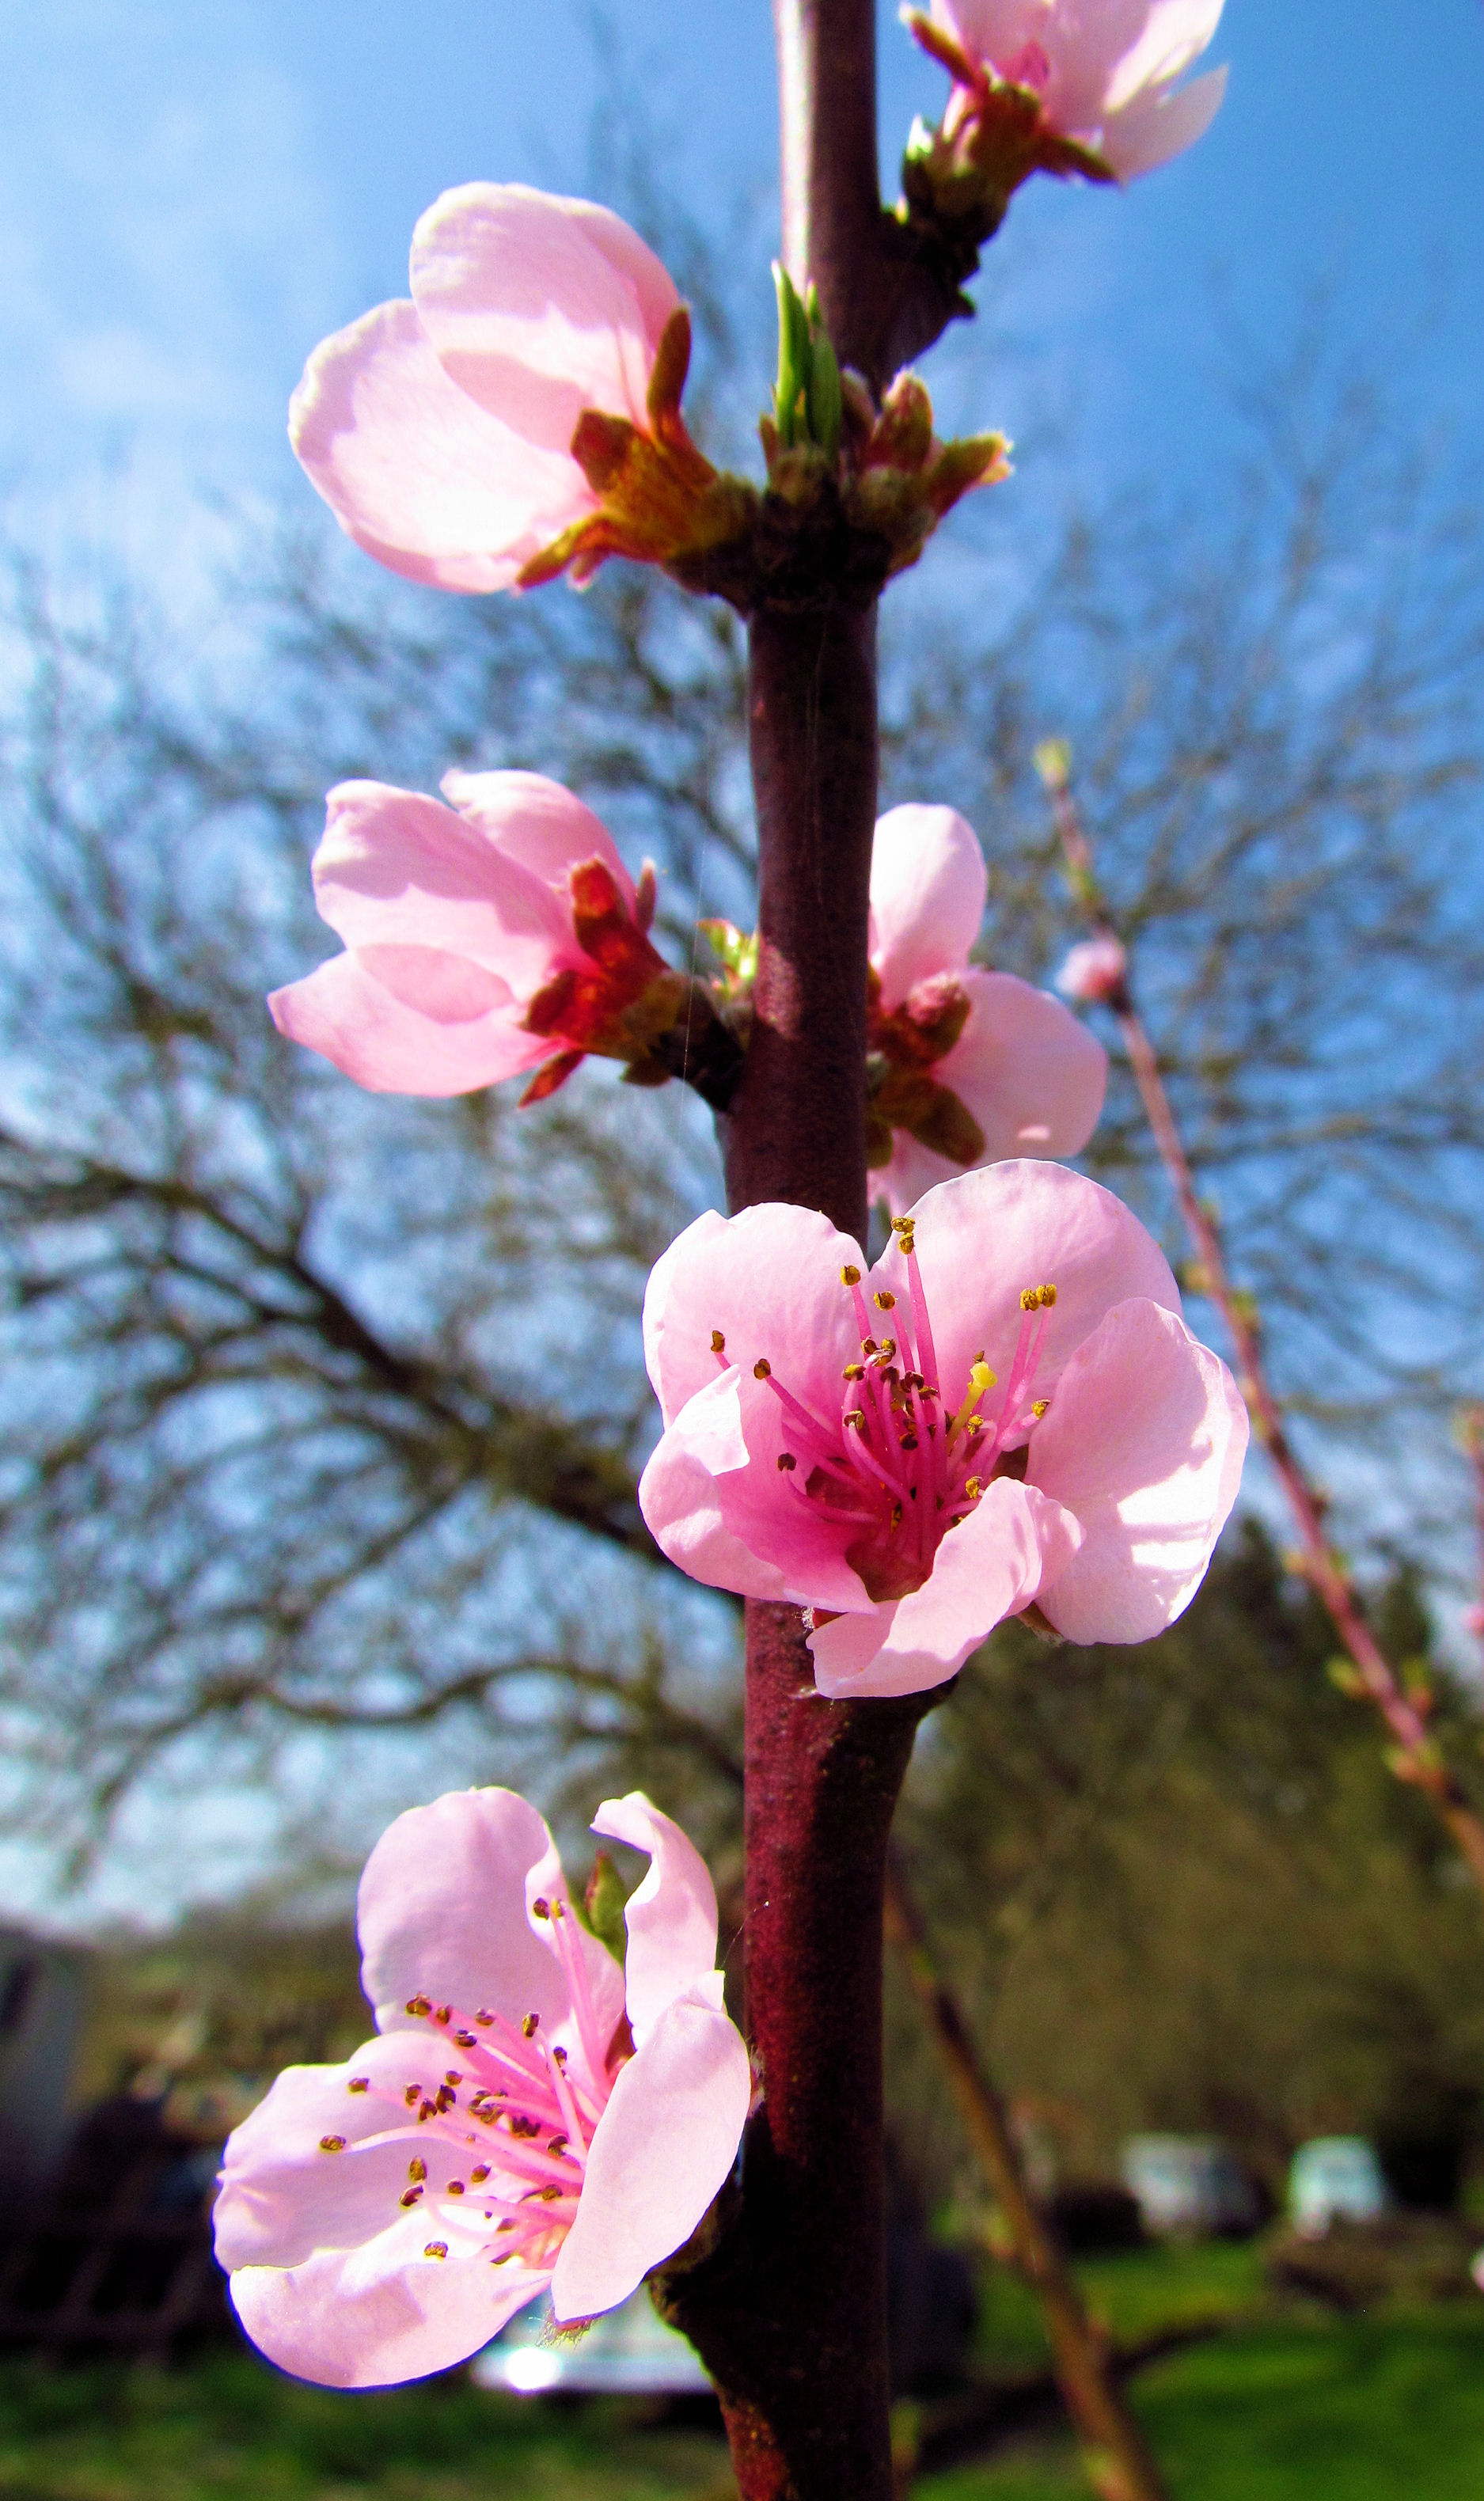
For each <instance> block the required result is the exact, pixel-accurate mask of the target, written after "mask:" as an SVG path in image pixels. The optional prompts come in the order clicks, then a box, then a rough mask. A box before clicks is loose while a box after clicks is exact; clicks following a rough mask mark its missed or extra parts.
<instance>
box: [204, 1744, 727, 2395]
mask: <svg viewBox="0 0 1484 2501" xmlns="http://www.w3.org/2000/svg"><path fill="white" fill-rule="evenodd" d="M592 1828H593V1830H594V1832H600V1833H605V1834H607V1835H609V1836H610V1837H611V1838H612V1839H614V1840H616V1841H624V1842H627V1843H629V1844H630V1845H631V1846H632V1847H633V1848H634V1849H636V1850H644V1851H649V1853H650V1858H651V1865H650V1870H649V1873H648V1875H647V1876H646V1877H645V1879H644V1882H643V1883H642V1884H641V1885H640V1886H639V1889H638V1891H637V1892H636V1893H635V1894H634V1895H633V1897H632V1899H631V1900H630V1901H629V1904H628V1907H627V1913H626V1917H627V1926H628V1951H627V1961H626V1965H621V1964H620V1963H618V1962H617V1961H615V1960H614V1958H613V1956H612V1955H611V1954H610V1953H609V1952H608V1951H607V1949H606V1948H605V1947H604V1946H601V1945H599V1944H598V1942H597V1941H596V1939H595V1938H594V1937H592V1936H590V1934H589V1933H588V1931H587V1930H586V1929H585V1928H584V1927H583V1926H582V1925H581V1924H580V1923H579V1921H578V1919H577V1917H576V1916H575V1915H574V1912H573V1908H572V1901H571V1896H570V1894H569V1892H568V1890H567V1884H566V1879H565V1878H564V1876H563V1875H562V1872H561V1862H560V1860H559V1858H558V1857H557V1851H556V1847H555V1845H554V1843H553V1840H552V1836H551V1834H550V1832H549V1831H548V1830H547V1827H546V1825H545V1823H544V1822H543V1821H542V1818H541V1817H540V1816H539V1815H538V1814H537V1813H536V1811H535V1809H534V1808H533V1807H530V1806H527V1805H526V1803H525V1801H524V1799H523V1798H520V1797H517V1796H515V1795H514V1794H513V1792H512V1791H511V1790H509V1789H463V1790H457V1791H455V1792H453V1793H452V1794H450V1795H449V1796H447V1797H441V1798H439V1799H438V1800H437V1801H436V1802H435V1804H433V1805H432V1806H427V1807H415V1808H414V1809H413V1810H412V1812H411V1813H410V1814H408V1815H403V1816H399V1817H398V1818H397V1820H396V1822H395V1823H394V1824H393V1825H392V1826H391V1828H390V1830H389V1831H388V1832H387V1833H385V1834H384V1835H383V1837H382V1839H381V1840H380V1841H379V1842H378V1843H377V1846H376V1848H375V1849H374V1850H373V1851H372V1853H371V1856H370V1858H369V1860H368V1861H367V1864H366V1870H365V1873H364V1875H363V1876H362V1878H361V1883H360V1897H359V1924H360V1943H361V1956H362V1960H361V1977H362V1980H363V1983H364V1985H365V1990H366V1995H367V1997H368V1998H369V1999H370V2000H371V2002H372V2005H373V2006H374V2007H375V2010H376V2020H377V2025H378V2037H377V2038H376V2039H375V2040H373V2041H368V2042H367V2043H366V2044H365V2046H364V2047H363V2048H361V2049H359V2050H357V2051H355V2052H354V2056H352V2057H351V2058H349V2059H347V2060H346V2062H345V2064H344V2065H343V2066H337V2067H289V2068H287V2070H286V2071H285V2073H284V2074H283V2075H282V2076H280V2078H279V2080H278V2082H277V2084H275V2085H274V2086H273V2088H272V2090H271V2091H270V2092H269V2094H268V2097H267V2099H266V2101H263V2102H261V2103H259V2105H258V2107H257V2109H256V2110H255V2111H254V2112H253V2114H252V2116H251V2118H247V2119H245V2120H244V2122H243V2124H242V2126H241V2127H239V2128H237V2129H235V2130H234V2131H233V2133H232V2135H231V2137H230V2138H229V2140H228V2142H227V2148H226V2156H225V2163H224V2168H223V2171H222V2180H221V2192H220V2195H219V2198H218V2200H217V2216H216V2228H217V2255H218V2257H219V2260H220V2262H221V2264H222V2265H223V2266H224V2267H225V2268H227V2269H228V2270H229V2272H230V2274H231V2279H232V2300H233V2303H234V2304H235V2307H236V2310H237V2314H238V2317H239V2318H241V2320H242V2323H243V2325H244V2327H245V2328H246V2329H247V2331H248V2334H249V2335H250V2336H251V2337H252V2339H253V2343H254V2344H255V2345H257V2346H259V2347H260V2348H261V2349H262V2351H264V2352H265V2353H266V2354H267V2355H268V2356H269V2358H270V2360H272V2361H275V2362H277V2363H279V2364H280V2365H281V2366H282V2367H283V2368H284V2369H285V2370H287V2371H292V2372H294V2373H295V2374H296V2375H297V2377H299V2378H300V2379H305V2380H318V2381H320V2383H321V2384H325V2385H327V2386H331V2387H378V2386H381V2385H384V2384H387V2383H388V2382H390V2381H397V2380H412V2379H418V2378H420V2377H422V2374H424V2373H425V2372H428V2371H442V2370H446V2369H447V2368H448V2367H449V2366H450V2365H451V2364H452V2363H455V2362H460V2361H462V2360H463V2359H464V2357H465V2356H466V2355H467V2354H470V2353H473V2352H475V2351H478V2349H479V2348H480V2347H481V2346H482V2345H484V2344H485V2343H487V2342H488V2340H489V2338H490V2337H491V2336H492V2335H493V2334H494V2333H495V2331H496V2329H497V2328H499V2327H500V2326H502V2325H503V2323H504V2321H505V2320H506V2319H507V2318H510V2317H511V2316H512V2314H513V2313H514V2312H516V2311H517V2310H520V2309H521V2308H523V2305H524V2304H525V2303H526V2302H528V2301H530V2300H532V2299H533V2298H534V2297H535V2296H536V2295H537V2294H538V2293H540V2292H542V2291H544V2290H545V2289H546V2287H547V2286H548V2285H550V2287H551V2294H552V2305H553V2308H554V2310H555V2312H556V2315H557V2318H560V2319H578V2318H590V2317H591V2316H592V2315H593V2314H594V2313H595V2312H597V2311H601V2310H610V2309H612V2308H613V2307H614V2305H615V2304H616V2303H617V2302H620V2301H623V2300H624V2299H625V2298H626V2296H627V2295H628V2294H629V2293H630V2292H632V2291H633V2289H634V2286H635V2285H636V2284H638V2283H639V2282H640V2281H641V2280H642V2278H643V2277H644V2276H645V2275H646V2274H647V2273H648V2272H649V2270H650V2269H651V2268H652V2267H654V2266H657V2265H658V2264H659V2263H660V2261H661V2260H662V2259H664V2258H667V2257H669V2256H670V2255H671V2254H672V2252H673V2251H676V2250H677V2249H679V2248H680V2247H681V2246H682V2244H683V2243H684V2242H685V2241H687V2240H688V2239H689V2238H690V2235H691V2232H692V2231H693V2230H694V2228H695V2226H696V2224H697V2223H698V2222H699V2221H700V2218H701V2217H702V2216H703V2215H704V2213H705V2211H706V2209H707V2207H708V2206H709V2205H710V2203H711V2201H712V2199H713V2197H714V2196H715V2195H716V2193H717V2191H718V2189H719V2188H720V2187H721V2185H722V2183H723V2181H724V2180H725V2177H726V2174H727V2172H728V2171H729V2169H730V2168H731V2163H732V2158H733V2156H734V2154H735V2152H736V2150H737V2145H738V2141H739V2139H740V2137H741V2133H742V2125H743V2121H744V2119H745V2118H746V2117H747V2110H748V2103H749V2099H750V2095H751V2078H750V2073H749V2067H748V2057H747V2051H746V2049H745V2048H744V2046H743V2043H742V2040H741V2037H740V2035H739V2034H738V2032H737V2031H736V2029H735V2027H734V2026H733V2024H732V2023H731V2022H730V2020H729V2019H728V2017H727V2016H726V2015H725V2013H724V2011H723V2006H722V1975H721V1973H720V1972H719V1971H718V1970H717V1969H716V1968H715V1964H716V1941H717V1910H716V1895H715V1893H714V1892H713V1890H712V1886H711V1879H710V1877H709V1876H708V1875H707V1873H706V1870H705V1867H704V1865H703V1863H702V1861H701V1859H700V1858H699V1857H698V1856H697V1854H696V1852H695V1851H694V1850H693V1849H692V1848H691V1844H690V1842H689V1841H688V1840H687V1839H686V1836H685V1834H684V1833H683V1832H682V1831H681V1830H680V1829H679V1827H678V1826H677V1825H676V1824H673V1823H672V1822H671V1821H670V1820H669V1818H668V1817H667V1816H663V1815H660V1814H659V1813H658V1811H657V1810H656V1809H655V1808H654V1807H653V1806H651V1804H650V1802H649V1800H648V1798H646V1797H644V1796H642V1795H641V1794H640V1793H639V1792H638V1791H637V1790H636V1791H634V1792H633V1793H632V1794H630V1795H629V1796H628V1797H625V1798H610V1799H609V1801H608V1802H607V1804H606V1805H604V1806H602V1807H600V1808H599V1810H598V1813H597V1815H596V1817H594V1819H593V1826H592Z"/></svg>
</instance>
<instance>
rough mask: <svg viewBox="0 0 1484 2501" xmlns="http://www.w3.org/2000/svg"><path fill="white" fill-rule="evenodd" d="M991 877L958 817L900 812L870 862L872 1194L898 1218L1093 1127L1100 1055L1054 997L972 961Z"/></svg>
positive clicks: (1101, 1079) (1103, 1059) (1068, 1143)
mask: <svg viewBox="0 0 1484 2501" xmlns="http://www.w3.org/2000/svg"><path fill="white" fill-rule="evenodd" d="M987 884H988V880H987V874H986V870H985V862H984V853H983V851H982V850H980V847H979V840H978V837H977V835H976V834H975V832H974V830H973V827H972V826H971V825H969V824H967V823H966V822H965V821H964V819H963V817H961V816H960V815H958V813H957V811H956V810H954V809H952V808H924V807H906V808H894V809H892V811H891V812H890V814H889V815H887V816H885V817H882V818H881V820H880V822H879V823H878V825H877V827H876V839H875V846H874V849H873V850H872V853H871V932H870V961H871V999H870V1031H869V1049H870V1052H871V1055H872V1073H873V1083H872V1090H871V1101H870V1109H869V1120H870V1137H869V1147H868V1151H869V1154H870V1158H871V1165H872V1170H871V1188H872V1192H873V1195H874V1196H876V1197H878V1198H879V1199H881V1200H882V1201H883V1202H884V1203H885V1205H886V1206H887V1207H889V1208H891V1209H894V1210H898V1211H899V1210H900V1209H902V1208H904V1207H909V1206H910V1205H911V1204H912V1202H913V1200H914V1199H917V1198H920V1197H921V1196H922V1194H923V1192H924V1190H926V1189H928V1188H930V1187H931V1185H932V1184H933V1183H934V1182H939V1181H944V1180H946V1179H948V1178H949V1176H950V1175H951V1174H953V1173H955V1172H958V1171H961V1170H962V1169H963V1168H964V1167H965V1166H969V1165H975V1164H980V1163H994V1162H997V1161H998V1160H999V1159H1000V1158H1001V1157H1002V1156H1005V1155H1014V1154H1024V1153H1026V1152H1027V1151H1028V1150H1029V1152H1032V1153H1035V1154H1047V1155H1071V1154H1075V1153H1076V1151H1077V1150H1078V1148H1079V1147H1083V1146H1085V1145H1086V1144H1087V1141H1088V1139H1089V1138H1090V1137H1091V1136H1092V1134H1093V1131H1094V1129H1095V1128H1096V1125H1097V1118H1098V1115H1099V1114H1100V1112H1101V1110H1102V1099H1103V1093H1104V1090H1105V1088H1106V1085H1107V1077H1108V1060H1107V1053H1106V1052H1105V1051H1104V1050H1103V1048H1102V1046H1101V1044H1100V1043H1099V1042H1097V1041H1096V1038H1095V1037H1094V1036H1093V1035H1092V1034H1090V1033H1089V1032H1088V1030H1087V1028H1086V1026H1085V1025H1083V1024H1081V1023H1079V1021H1078V1019H1077V1018H1076V1017H1074V1016H1072V1015H1071V1014H1070V1013H1069V1011H1068V1010H1067V1009H1065V1008H1064V1007H1062V1003H1061V1001H1060V1000H1058V999H1054V998H1052V997H1051V996H1050V995H1049V994H1048V993H1047V992H1046V991H1045V990H1037V989H1033V988H1032V987H1031V985H1030V984H1029V982H1021V981H1017V979H1016V978H1015V976H1014V974H1013V973H989V972H985V971H983V970H982V969H981V968H980V966H978V965H977V964H971V963H970V962H969V950H970V948H971V947H972V946H973V945H974V943H975V941H976V940H977V938H978V936H979V925H980V922H981V921H982V920H983V918H984V905H985V894H986V890H987Z"/></svg>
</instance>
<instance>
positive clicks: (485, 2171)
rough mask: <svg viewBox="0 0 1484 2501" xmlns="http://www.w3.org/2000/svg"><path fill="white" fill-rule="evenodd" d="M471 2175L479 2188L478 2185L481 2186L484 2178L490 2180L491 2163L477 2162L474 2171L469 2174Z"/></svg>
mask: <svg viewBox="0 0 1484 2501" xmlns="http://www.w3.org/2000/svg"><path fill="white" fill-rule="evenodd" d="M469 2177H470V2179H471V2180H472V2181H473V2183H474V2185H475V2187H476V2188H477V2187H478V2186H479V2184H480V2183H481V2181H483V2180H488V2179H489V2163H488V2162H476V2164H475V2166H474V2168H473V2170H472V2171H471V2172H470V2174H469Z"/></svg>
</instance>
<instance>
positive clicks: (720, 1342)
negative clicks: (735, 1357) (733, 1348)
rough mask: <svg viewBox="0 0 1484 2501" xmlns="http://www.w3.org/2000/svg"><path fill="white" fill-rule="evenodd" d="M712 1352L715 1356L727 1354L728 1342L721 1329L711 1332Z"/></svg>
mask: <svg viewBox="0 0 1484 2501" xmlns="http://www.w3.org/2000/svg"><path fill="white" fill-rule="evenodd" d="M711 1351H712V1353H713V1354H725V1351H726V1340H725V1337H724V1336H723V1335H722V1332H721V1330H720V1329H713V1330H712V1332H711Z"/></svg>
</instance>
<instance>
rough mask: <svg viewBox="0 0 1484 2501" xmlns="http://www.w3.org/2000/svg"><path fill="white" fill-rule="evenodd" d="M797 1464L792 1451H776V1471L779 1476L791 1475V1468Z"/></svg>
mask: <svg viewBox="0 0 1484 2501" xmlns="http://www.w3.org/2000/svg"><path fill="white" fill-rule="evenodd" d="M797 1465H798V1461H797V1459H796V1458H795V1457H794V1455H793V1451H779V1453H778V1473H779V1475H780V1476H792V1475H793V1470H794V1469H795V1468H796V1467H797Z"/></svg>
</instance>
